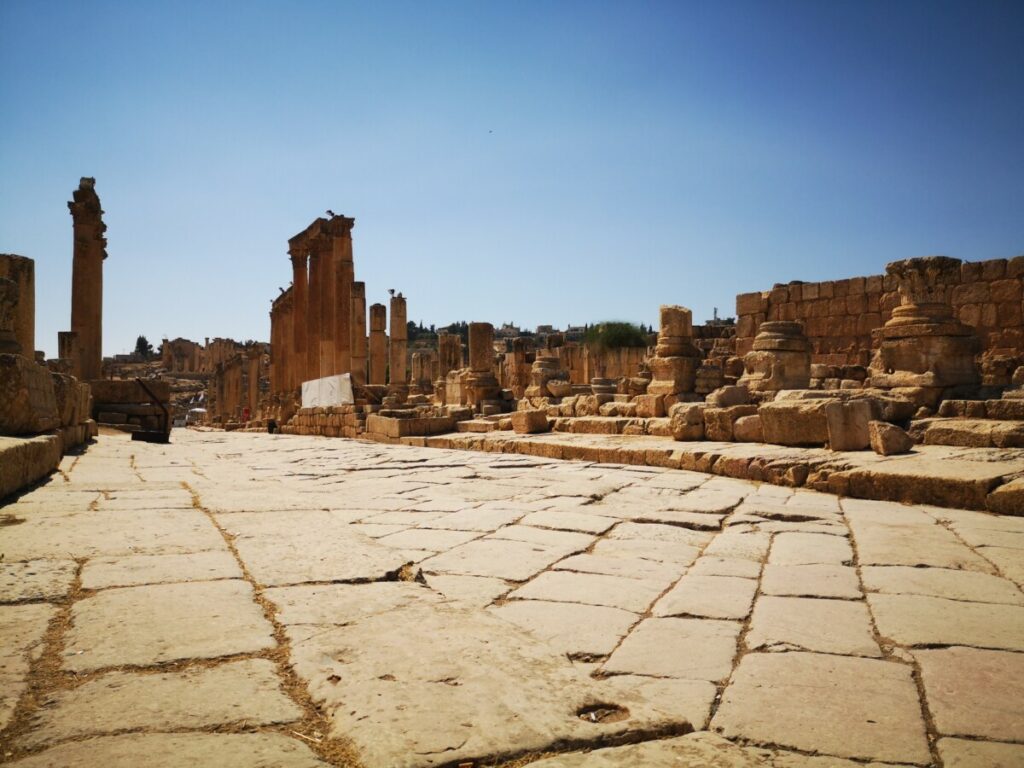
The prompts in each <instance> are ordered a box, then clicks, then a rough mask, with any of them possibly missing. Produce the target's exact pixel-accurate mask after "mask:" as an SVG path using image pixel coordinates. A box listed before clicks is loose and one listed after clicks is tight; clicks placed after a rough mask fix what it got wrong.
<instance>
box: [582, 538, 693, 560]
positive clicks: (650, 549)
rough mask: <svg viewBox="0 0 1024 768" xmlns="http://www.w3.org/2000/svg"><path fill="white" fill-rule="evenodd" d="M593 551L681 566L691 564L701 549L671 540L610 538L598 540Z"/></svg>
mask: <svg viewBox="0 0 1024 768" xmlns="http://www.w3.org/2000/svg"><path fill="white" fill-rule="evenodd" d="M591 552H592V554H595V555H600V556H607V557H621V558H629V559H632V558H638V559H640V560H650V561H653V562H657V563H671V564H674V565H680V566H687V565H690V563H692V562H693V561H694V560H696V559H697V556H698V555H700V549H698V548H697V547H688V546H686V545H685V544H674V543H673V542H671V541H647V540H645V539H609V538H604V539H601V540H600V541H598V542H597V544H595V545H594V548H593V550H591Z"/></svg>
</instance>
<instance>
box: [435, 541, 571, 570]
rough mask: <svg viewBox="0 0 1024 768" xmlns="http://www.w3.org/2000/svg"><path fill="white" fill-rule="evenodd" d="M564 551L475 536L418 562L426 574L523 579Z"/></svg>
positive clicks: (544, 546)
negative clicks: (476, 537)
mask: <svg viewBox="0 0 1024 768" xmlns="http://www.w3.org/2000/svg"><path fill="white" fill-rule="evenodd" d="M567 554H569V553H567V552H566V551H565V548H564V547H559V546H551V545H544V544H535V543H531V542H528V541H515V540H512V539H488V538H484V539H476V540H475V541H470V542H468V543H466V544H461V545H459V546H457V547H454V548H453V549H449V550H448V551H447V552H442V553H441V554H440V555H437V556H436V557H431V558H428V559H427V560H424V561H423V562H422V563H421V565H422V567H423V570H424V571H426V572H427V573H453V574H462V575H466V576H492V577H494V578H499V579H508V580H510V581H526V580H527V579H529V578H530V577H532V576H533V575H534V574H537V573H539V572H540V571H543V570H544V569H546V568H547V567H548V566H550V565H551V564H552V563H554V562H555V561H556V560H561V559H562V558H563V557H565V556H566V555H567Z"/></svg>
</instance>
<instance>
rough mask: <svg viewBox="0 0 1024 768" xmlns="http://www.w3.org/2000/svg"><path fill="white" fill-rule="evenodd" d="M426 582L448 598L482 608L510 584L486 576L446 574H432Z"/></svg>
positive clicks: (502, 593) (505, 590) (507, 589)
mask: <svg viewBox="0 0 1024 768" xmlns="http://www.w3.org/2000/svg"><path fill="white" fill-rule="evenodd" d="M427 584H428V585H429V586H430V587H431V588H432V589H436V590H437V591H438V592H440V593H441V594H442V595H444V596H445V597H446V598H448V599H449V600H459V601H461V602H464V603H467V604H469V605H475V606H477V607H479V608H483V607H484V606H486V605H490V604H491V603H492V602H493V601H494V600H496V599H497V598H499V597H501V596H502V595H504V594H505V593H506V592H508V591H509V590H510V589H512V586H511V585H510V584H508V583H507V582H506V581H504V580H503V579H492V578H488V577H486V576H447V575H443V574H434V575H431V576H428V577H427Z"/></svg>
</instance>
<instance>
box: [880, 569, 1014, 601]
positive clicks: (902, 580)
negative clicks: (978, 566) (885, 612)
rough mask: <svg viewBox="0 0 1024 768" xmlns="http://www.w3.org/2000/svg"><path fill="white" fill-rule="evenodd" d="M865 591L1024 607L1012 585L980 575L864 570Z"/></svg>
mask: <svg viewBox="0 0 1024 768" xmlns="http://www.w3.org/2000/svg"><path fill="white" fill-rule="evenodd" d="M861 578H862V579H863V580H864V588H865V589H867V590H868V591H871V592H884V593H886V594H891V595H903V594H908V595H932V596H933V597H945V598H949V599H950V600H970V601H972V602H979V603H1006V604H1008V605H1024V593H1021V591H1020V590H1019V589H1018V588H1017V587H1016V586H1015V585H1014V584H1013V583H1012V582H1010V581H1007V580H1006V579H1002V578H1000V577H998V576H992V575H989V574H987V573H978V572H977V571H954V570H949V569H947V568H911V567H907V566H888V567H880V566H865V567H864V568H861Z"/></svg>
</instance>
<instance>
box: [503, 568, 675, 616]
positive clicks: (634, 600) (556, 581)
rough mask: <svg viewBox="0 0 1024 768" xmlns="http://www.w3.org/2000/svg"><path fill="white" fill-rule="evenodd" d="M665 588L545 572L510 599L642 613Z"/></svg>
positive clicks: (618, 578)
mask: <svg viewBox="0 0 1024 768" xmlns="http://www.w3.org/2000/svg"><path fill="white" fill-rule="evenodd" d="M664 589H665V585H663V584H661V583H658V582H651V581H644V580H642V579H632V578H626V577H623V576H607V575H604V574H597V573H573V572H572V571H548V572H546V573H542V574H540V575H539V576H538V577H537V578H535V579H533V580H532V581H530V582H528V583H527V584H524V585H523V586H521V587H520V588H519V589H517V590H515V591H514V592H511V593H510V594H509V598H517V599H527V600H550V601H554V602H562V603H585V604H587V605H605V606H608V607H609V608H621V609H623V610H624V611H632V612H633V613H643V612H644V611H646V610H647V608H648V607H649V606H650V605H651V603H653V602H654V601H655V600H656V599H657V598H658V595H660V594H661V593H662V592H663V591H664Z"/></svg>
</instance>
